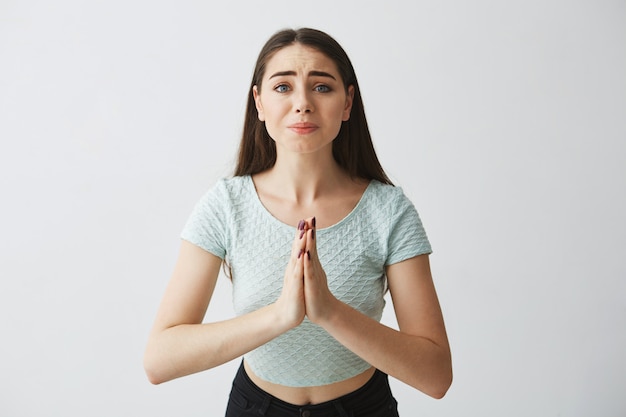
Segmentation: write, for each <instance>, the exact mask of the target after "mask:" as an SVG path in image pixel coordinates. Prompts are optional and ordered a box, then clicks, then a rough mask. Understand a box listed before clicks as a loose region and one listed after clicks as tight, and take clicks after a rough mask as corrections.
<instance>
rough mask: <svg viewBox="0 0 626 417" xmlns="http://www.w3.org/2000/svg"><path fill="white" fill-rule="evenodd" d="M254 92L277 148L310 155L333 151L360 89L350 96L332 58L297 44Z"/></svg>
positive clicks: (273, 62) (275, 60)
mask: <svg viewBox="0 0 626 417" xmlns="http://www.w3.org/2000/svg"><path fill="white" fill-rule="evenodd" d="M253 94H254V100H255V103H256V108H257V111H258V116H259V120H261V121H264V122H265V127H266V129H267V132H268V133H269V135H270V137H272V139H274V141H275V142H276V146H277V150H278V149H285V150H289V151H292V152H298V153H310V152H315V151H318V150H320V149H332V147H331V146H330V145H331V144H332V141H333V140H334V139H335V138H336V137H337V135H338V134H339V129H340V128H341V122H342V121H346V120H348V119H349V118H350V109H351V108H352V98H353V95H354V88H353V87H352V86H350V87H349V88H348V92H347V93H346V89H345V87H344V85H343V80H342V79H341V76H340V75H339V72H338V70H337V66H336V65H335V63H334V62H333V60H332V59H330V58H328V57H327V56H326V55H324V54H323V53H321V52H319V51H318V50H316V49H313V48H311V47H308V46H304V45H301V44H298V43H296V44H293V45H290V46H287V47H285V48H283V49H280V50H279V51H277V52H275V53H274V55H273V56H272V57H271V58H270V59H269V61H268V63H267V66H266V69H265V74H264V76H263V80H262V88H259V87H258V86H254V87H253Z"/></svg>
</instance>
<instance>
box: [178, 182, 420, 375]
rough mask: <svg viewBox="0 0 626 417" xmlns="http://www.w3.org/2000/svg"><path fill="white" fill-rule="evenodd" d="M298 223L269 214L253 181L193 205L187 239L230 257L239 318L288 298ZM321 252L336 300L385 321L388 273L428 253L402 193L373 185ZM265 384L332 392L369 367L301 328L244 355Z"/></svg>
mask: <svg viewBox="0 0 626 417" xmlns="http://www.w3.org/2000/svg"><path fill="white" fill-rule="evenodd" d="M295 232H296V225H287V224H285V223H282V222H281V221H279V220H278V219H276V218H275V217H273V216H272V214H271V213H270V212H268V211H267V209H266V208H265V207H264V206H263V205H262V203H261V201H260V200H259V198H258V195H257V193H256V189H255V187H254V183H253V181H252V178H251V177H250V176H241V177H234V178H229V179H222V180H220V181H218V182H217V184H216V185H215V186H214V187H213V188H211V189H210V190H209V191H208V192H207V193H206V194H205V195H204V196H203V197H202V198H201V199H200V201H199V202H198V203H197V204H196V206H195V208H194V210H193V212H192V214H191V216H190V217H189V219H188V221H187V223H186V225H185V227H184V229H183V232H182V235H181V237H182V238H183V239H185V240H187V241H189V242H191V243H193V244H195V245H197V246H199V247H201V248H203V249H205V250H206V251H208V252H210V253H212V254H214V255H216V256H218V257H220V258H222V259H227V261H228V263H229V265H230V267H231V273H232V284H233V287H232V288H233V292H232V295H233V304H234V310H235V313H236V314H237V315H242V314H246V313H249V312H252V311H255V310H258V309H259V308H261V307H264V306H266V305H269V304H272V303H274V302H275V301H276V300H277V298H278V296H279V295H280V293H281V290H282V284H283V278H284V273H285V268H286V267H287V263H288V261H289V256H290V253H291V247H292V244H293V238H294V235H295ZM316 243H317V251H318V255H319V259H320V262H321V264H322V267H323V268H324V271H325V272H326V275H327V278H328V286H329V288H330V290H331V292H332V293H333V294H334V295H335V297H337V298H338V299H339V300H341V301H343V302H344V303H346V304H348V305H350V306H352V307H353V308H355V309H357V310H359V311H361V312H362V313H364V314H366V315H368V316H369V317H371V318H373V319H375V320H377V321H380V319H381V316H382V312H383V307H384V306H385V300H384V299H383V296H384V294H385V292H386V289H387V286H386V278H385V266H386V265H391V264H394V263H397V262H401V261H403V260H406V259H409V258H412V257H414V256H417V255H421V254H428V253H431V247H430V243H429V241H428V238H427V236H426V232H425V231H424V228H423V227H422V223H421V221H420V218H419V215H418V213H417V211H416V210H415V207H414V206H413V204H412V203H411V202H410V201H409V199H408V198H407V197H406V196H405V195H404V193H403V192H402V189H401V188H399V187H394V186H391V185H386V184H382V183H380V182H378V181H371V182H370V184H369V185H368V187H367V189H366V190H365V192H364V193H363V196H362V197H361V199H360V201H359V203H358V204H357V206H356V207H355V208H354V209H353V210H352V212H350V213H349V214H348V215H347V216H346V217H345V218H344V219H342V220H341V221H339V222H338V223H336V224H334V225H332V226H330V227H327V228H323V229H317V231H316ZM245 359H246V361H247V362H248V364H249V365H250V367H251V368H252V370H253V371H254V373H255V374H256V375H258V376H259V377H261V378H263V379H265V380H267V381H270V382H273V383H276V384H281V385H287V386H294V387H303V386H317V385H326V384H331V383H334V382H338V381H343V380H345V379H348V378H351V377H353V376H356V375H358V374H359V373H361V372H364V371H365V370H367V369H368V368H369V367H370V366H371V365H369V364H368V363H367V362H365V361H364V360H363V359H361V358H360V357H358V356H357V355H355V354H354V353H352V352H351V351H349V350H348V349H346V348H345V347H344V346H343V345H341V344H340V343H339V342H337V341H336V340H335V339H334V338H333V337H332V336H331V335H330V334H328V333H327V332H326V331H325V330H324V329H323V328H321V327H320V326H317V325H315V324H313V323H311V322H310V321H309V320H308V319H306V318H305V320H304V321H303V322H302V323H301V324H300V325H299V326H298V327H296V328H294V329H291V330H289V331H288V332H286V333H284V334H282V335H280V336H278V337H277V338H275V339H273V340H271V341H270V342H268V343H266V344H265V345H263V346H260V347H259V348H257V349H254V350H253V351H251V352H249V353H247V354H246V355H245Z"/></svg>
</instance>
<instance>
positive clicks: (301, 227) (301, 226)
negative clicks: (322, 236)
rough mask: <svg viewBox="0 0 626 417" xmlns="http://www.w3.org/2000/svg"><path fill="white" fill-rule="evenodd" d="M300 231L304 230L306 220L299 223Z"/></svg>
mask: <svg viewBox="0 0 626 417" xmlns="http://www.w3.org/2000/svg"><path fill="white" fill-rule="evenodd" d="M298 230H304V220H300V221H299V222H298Z"/></svg>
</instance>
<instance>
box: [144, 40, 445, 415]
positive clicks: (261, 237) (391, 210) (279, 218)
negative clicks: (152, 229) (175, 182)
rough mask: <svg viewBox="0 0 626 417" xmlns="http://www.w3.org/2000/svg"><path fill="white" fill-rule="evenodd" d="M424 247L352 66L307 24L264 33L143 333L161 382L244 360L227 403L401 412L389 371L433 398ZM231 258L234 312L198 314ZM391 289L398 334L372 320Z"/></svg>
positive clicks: (433, 338) (438, 342)
mask: <svg viewBox="0 0 626 417" xmlns="http://www.w3.org/2000/svg"><path fill="white" fill-rule="evenodd" d="M430 252H431V247H430V244H429V242H428V239H427V237H426V234H425V232H424V229H423V227H422V224H421V221H420V218H419V216H418V214H417V212H416V210H415V208H414V206H413V204H412V203H411V202H410V201H409V200H408V199H407V198H406V196H405V195H404V194H403V193H402V190H401V189H400V188H398V187H394V186H393V185H392V184H391V182H390V181H389V179H388V178H387V176H386V174H385V173H384V171H383V169H382V167H381V166H380V164H379V161H378V158H377V157H376V154H375V152H374V148H373V145H372V140H371V137H370V133H369V130H368V127H367V122H366V119H365V113H364V110H363V103H362V101H361V95H360V91H359V86H358V83H357V79H356V76H355V73H354V69H353V67H352V64H351V63H350V60H349V59H348V57H347V55H346V53H345V52H344V50H343V49H342V48H341V46H340V45H339V44H338V43H337V42H336V41H335V40H334V39H333V38H331V37H330V36H328V35H327V34H325V33H323V32H320V31H317V30H314V29H299V30H295V31H294V30H284V31H281V32H278V33H276V34H275V35H274V36H272V37H271V38H270V39H269V40H268V42H267V43H266V44H265V46H264V47H263V49H262V50H261V53H260V55H259V57H258V60H257V65H256V69H255V71H254V75H253V78H252V83H251V86H250V96H249V101H248V107H247V111H246V120H245V124H244V132H243V138H242V140H241V145H240V151H239V160H238V164H237V167H236V169H235V175H234V176H233V177H232V178H226V179H222V180H220V181H219V182H218V183H217V184H216V185H214V186H213V187H212V188H211V189H210V190H209V192H208V193H207V194H206V195H205V196H204V197H203V198H202V199H201V200H200V201H199V202H198V204H197V205H196V207H195V209H194V211H193V212H192V214H191V216H190V218H189V220H188V222H187V224H186V226H185V228H184V230H183V232H182V243H181V248H180V254H179V258H178V261H177V263H176V266H175V268H174V272H173V276H172V278H171V281H170V284H169V286H168V287H167V290H166V292H165V296H164V298H163V301H162V303H161V306H160V309H159V311H158V315H157V318H156V322H155V324H154V327H153V330H152V332H151V335H150V337H149V341H148V346H147V349H146V354H145V368H146V373H147V375H148V378H149V379H150V381H151V382H153V383H155V384H157V383H161V382H164V381H168V380H171V379H174V378H178V377H181V376H184V375H188V374H192V373H195V372H200V371H203V370H206V369H209V368H213V367H215V366H218V365H221V364H223V363H225V362H228V361H231V360H233V359H236V358H239V357H241V356H243V358H244V359H243V361H242V365H241V367H240V369H239V371H238V373H237V375H236V376H235V380H234V382H233V388H232V391H231V395H230V400H229V403H228V407H227V411H226V415H227V416H228V417H230V416H253V415H254V416H258V415H259V414H261V415H265V416H270V417H271V416H285V417H287V416H294V417H295V416H329V417H330V416H353V415H354V416H396V415H397V410H396V408H397V404H396V401H395V399H394V398H393V396H392V394H391V391H390V389H389V384H388V379H387V375H392V376H393V377H395V378H397V379H399V380H401V381H404V382H405V383H407V384H409V385H411V386H413V387H415V388H416V389H418V390H420V391H422V392H424V393H426V394H428V395H430V396H432V397H435V398H441V397H443V396H444V394H445V393H446V391H447V390H448V388H449V386H450V384H451V380H452V366H451V356H450V348H449V345H448V340H447V336H446V331H445V327H444V322H443V318H442V314H441V309H440V307H439V302H438V299H437V295H436V292H435V288H434V285H433V281H432V277H431V272H430V266H429V259H428V255H429V253H430ZM223 263H225V266H226V268H227V270H228V271H229V276H230V277H231V279H232V285H233V302H234V308H235V311H236V313H237V314H236V317H234V318H232V319H229V320H226V321H222V322H215V323H203V318H204V315H205V312H206V309H207V307H208V305H209V302H210V300H211V295H212V293H213V289H214V288H215V283H216V280H217V277H218V274H219V271H220V267H221V266H222V264H223ZM387 290H388V291H390V293H391V298H392V300H393V306H394V309H395V314H396V318H397V322H398V326H399V331H398V330H395V329H392V328H389V327H387V326H385V325H383V324H381V323H380V319H381V315H382V310H383V307H384V303H385V302H384V299H383V296H384V294H385V292H386V291H387Z"/></svg>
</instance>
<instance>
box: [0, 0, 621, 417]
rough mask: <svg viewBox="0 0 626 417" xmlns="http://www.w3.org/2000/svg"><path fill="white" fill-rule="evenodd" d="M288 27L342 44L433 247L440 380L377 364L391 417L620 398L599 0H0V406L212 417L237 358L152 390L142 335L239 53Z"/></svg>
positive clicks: (215, 141)
mask: <svg viewBox="0 0 626 417" xmlns="http://www.w3.org/2000/svg"><path fill="white" fill-rule="evenodd" d="M301 26H310V27H315V28H319V29H322V30H325V31H327V32H328V33H330V34H331V35H332V36H334V37H335V38H336V39H337V40H338V41H339V42H340V43H341V44H342V45H343V46H344V48H345V49H346V50H347V52H348V54H349V55H350V57H351V59H352V61H353V64H354V65H355V68H356V70H357V76H358V78H359V82H360V85H361V88H362V93H363V97H364V102H365V106H366V112H367V115H368V120H369V123H370V127H371V130H372V134H373V136H374V141H375V146H376V148H377V151H378V153H379V157H380V159H381V162H382V163H383V166H384V167H385V168H386V170H387V171H388V173H389V174H390V176H391V177H392V179H393V180H394V181H395V182H396V184H397V185H399V186H401V187H402V188H403V189H404V191H405V192H406V193H407V195H409V196H410V198H411V199H412V200H413V202H414V203H415V205H416V207H417V209H418V211H419V212H420V215H421V217H422V220H423V222H424V224H425V227H426V230H427V232H428V235H429V237H430V239H431V242H432V244H433V248H434V253H433V255H432V257H431V263H432V268H433V273H434V277H435V282H436V285H437V289H438V291H439V297H440V301H441V304H442V307H443V311H444V315H445V319H446V323H447V326H448V332H449V337H450V341H451V344H452V350H453V359H454V370H455V380H454V383H453V385H452V387H451V389H450V391H449V392H448V395H447V396H446V397H445V398H444V399H443V400H440V401H436V400H432V399H430V398H428V397H426V396H425V395H423V394H421V393H419V392H418V391H416V390H414V389H411V388H409V387H408V386H406V385H404V384H402V383H400V382H398V381H397V380H394V379H392V384H393V389H394V392H395V394H396V397H397V399H398V401H399V403H400V412H401V415H403V416H406V417H408V416H420V415H428V416H484V417H486V416H494V417H495V416H501V415H507V416H519V417H526V416H580V417H587V416H590V415H593V416H603V417H619V416H624V415H626V397H625V396H624V387H626V359H625V358H624V352H626V332H625V329H626V299H625V298H626V265H625V261H624V252H626V222H625V220H624V216H625V213H626V77H625V76H624V74H626V45H625V41H626V3H625V2H623V1H608V0H589V1H551V0H548V1H537V0H531V1H506V2H502V1H487V0H479V1H473V2H466V1H462V0H444V1H433V2H425V1H416V2H405V1H400V0H393V1H389V0H387V1H384V2H381V1H345V2H338V1H322V0H321V1H316V2H288V1H277V0H267V1H264V2H255V1H250V2H245V3H244V2H221V3H217V2H210V1H197V0H194V1H191V0H190V1H181V2H167V1H147V0H143V1H142V0H125V1H119V0H113V1H106V2H101V1H90V2H87V1H78V0H74V1H71V0H59V1H56V2H48V1H35V0H25V1H10V0H8V1H7V0H2V1H0V199H1V200H0V201H1V205H0V213H1V216H0V339H1V343H0V367H1V369H0V375H1V377H0V379H1V381H2V382H1V384H2V387H1V389H0V415H2V416H7V417H18V416H93V417H95V416H107V417H110V416H139V415H141V416H153V417H158V416H171V415H176V416H219V415H223V412H224V408H225V404H226V401H227V395H228V391H229V388H230V383H231V380H232V377H233V374H234V371H235V369H236V367H237V366H238V364H239V361H233V362H231V363H228V364H226V365H224V366H222V367H219V368H217V369H213V370H210V371H207V372H204V373H200V374H197V375H193V376H190V377H186V378H182V379H179V380H176V381H171V382H168V383H166V384H162V385H159V386H152V385H150V384H149V383H148V381H147V379H146V377H145V375H144V372H143V368H142V354H143V349H144V347H145V342H146V338H147V334H148V331H149V329H150V326H151V325H152V321H153V319H154V315H155V312H156V309H157V306H158V303H159V301H160V298H161V295H162V294H163V291H164V289H165V285H166V283H167V281H168V279H169V275H170V273H171V271H172V268H173V265H174V262H175V259H176V255H177V250H178V245H179V237H178V236H179V233H180V231H181V229H182V226H183V224H184V222H185V220H186V219H187V216H188V215H189V213H190V211H191V209H192V207H193V205H194V204H195V202H196V201H197V200H198V199H199V198H200V196H201V195H202V194H203V193H204V192H205V191H206V190H207V189H208V188H209V187H210V186H211V185H212V184H213V183H214V182H215V181H216V180H217V179H218V178H219V177H221V176H225V175H229V174H230V172H231V169H232V166H233V160H234V157H235V152H236V148H237V145H238V140H239V135H240V133H241V126H242V120H243V109H244V105H245V102H246V94H247V87H248V84H249V81H250V77H251V75H252V69H253V65H254V61H255V60H256V56H257V54H258V51H259V49H260V48H261V46H262V44H263V43H264V42H265V40H266V39H267V38H268V37H269V36H270V35H271V34H272V33H274V32H275V31H276V30H278V29H282V28H284V27H301ZM229 291H230V283H229V282H228V281H227V280H226V279H223V278H221V279H220V280H219V285H218V288H217V290H216V293H215V296H214V299H213V300H212V303H211V305H210V307H209V311H208V313H207V317H206V320H219V319H222V318H227V317H230V315H232V309H231V306H230V292H229ZM384 321H385V323H387V324H389V325H391V326H395V322H394V318H393V309H392V308H391V305H388V308H387V310H386V312H385V316H384Z"/></svg>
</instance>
